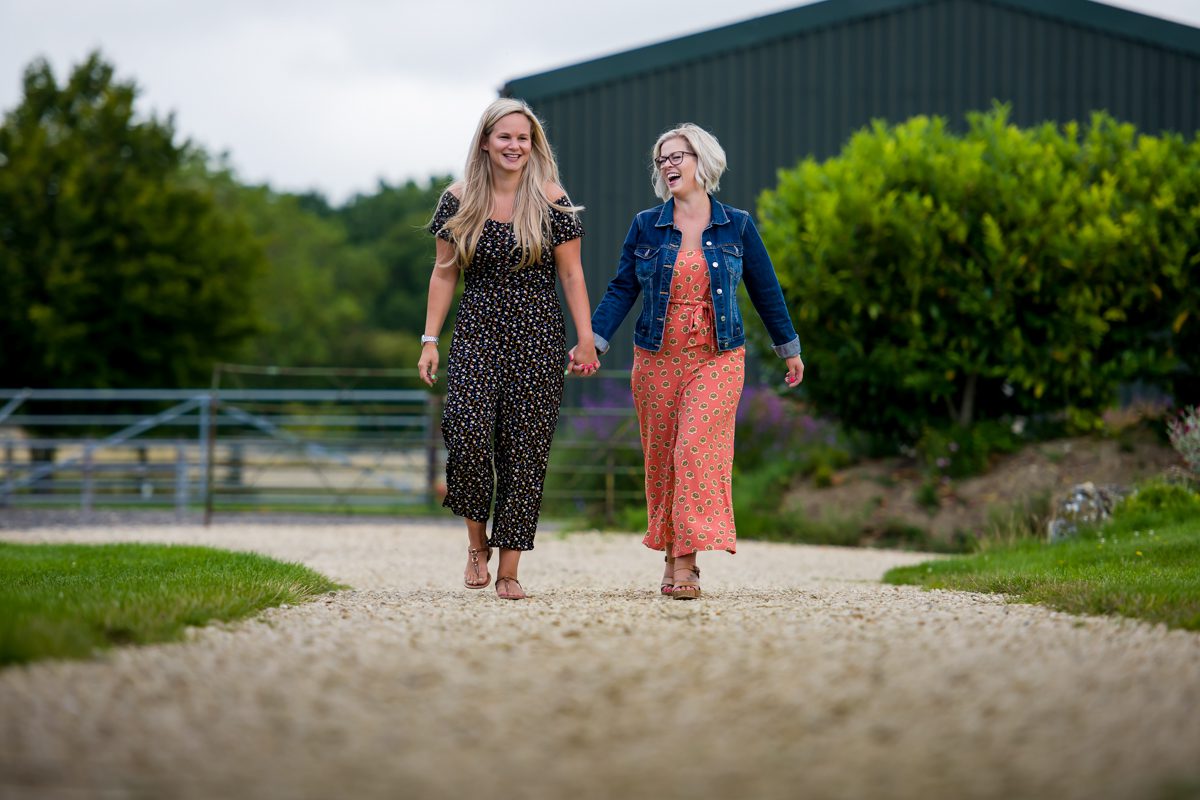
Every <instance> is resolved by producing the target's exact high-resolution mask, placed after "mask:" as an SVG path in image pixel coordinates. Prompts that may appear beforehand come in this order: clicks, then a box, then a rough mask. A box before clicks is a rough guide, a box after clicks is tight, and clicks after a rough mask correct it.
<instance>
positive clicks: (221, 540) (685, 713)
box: [0, 520, 1200, 800]
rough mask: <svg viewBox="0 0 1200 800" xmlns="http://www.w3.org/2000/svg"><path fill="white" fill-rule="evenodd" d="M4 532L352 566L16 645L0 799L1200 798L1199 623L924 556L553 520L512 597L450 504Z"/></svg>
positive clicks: (1, 736) (2, 683) (12, 537)
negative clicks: (930, 586)
mask: <svg viewBox="0 0 1200 800" xmlns="http://www.w3.org/2000/svg"><path fill="white" fill-rule="evenodd" d="M0 539H4V540H9V541H23V542H36V541H81V542H101V541H130V540H137V541H157V542H180V543H184V542H186V543H202V544H209V545H214V546H217V547H226V548H231V549H243V550H254V551H257V552H261V553H265V554H268V555H271V556H275V557H277V558H281V559H284V560H289V561H299V562H303V563H305V564H307V565H309V566H311V567H313V568H315V569H317V570H319V571H321V572H323V573H325V574H326V575H328V576H330V577H331V578H333V579H335V580H337V581H340V582H342V583H346V584H349V585H351V586H353V587H354V589H352V590H348V591H342V592H337V593H333V594H331V595H328V596H323V597H321V598H318V599H317V600H316V601H315V602H312V603H309V604H307V605H304V606H301V607H296V608H279V609H272V610H270V611H268V612H266V613H264V614H262V615H260V616H259V617H256V618H254V619H252V620H248V621H245V622H242V623H238V624H235V625H230V626H215V627H209V628H204V629H197V630H194V631H193V632H192V634H191V635H190V636H189V637H188V641H186V642H185V643H182V644H172V645H163V646H155V647H146V648H135V649H123V650H119V651H114V652H111V653H109V654H106V655H103V656H99V657H97V658H96V659H95V660H93V661H89V662H51V663H40V664H35V665H32V666H30V667H21V668H10V669H7V670H0V798H10V797H11V798H25V797H31V798H43V797H45V798H76V797H78V798H84V797H104V798H126V797H128V798H160V797H161V798H176V797H178V798H217V797H222V798H331V797H365V798H374V797H380V798H383V797H387V798H393V797H395V798H464V797H469V796H471V797H473V796H482V797H488V798H492V797H496V798H533V799H534V800H540V799H541V798H563V799H573V798H580V799H583V800H586V799H587V798H617V797H621V798H691V799H692V800H700V799H701V798H800V797H803V798H848V799H849V798H854V799H855V800H858V798H924V799H926V800H928V798H1080V799H1081V800H1082V799H1083V798H1087V800H1096V798H1152V799H1154V798H1162V800H1178V799H1179V798H1191V797H1200V636H1197V635H1196V634H1191V633H1183V632H1169V631H1167V630H1165V629H1163V628H1155V627H1151V626H1148V625H1145V624H1141V623H1134V622H1129V621H1122V620H1117V619H1097V618H1078V617H1071V616H1067V615H1064V614H1059V613H1056V612H1052V611H1048V610H1046V609H1042V608H1037V607H1031V606H1023V605H1009V604H1006V603H1005V602H1004V601H1003V599H1002V598H1000V597H994V596H981V595H972V594H965V593H952V592H924V591H921V590H919V589H912V588H907V587H905V588H897V587H890V586H883V585H881V584H879V583H877V582H876V581H877V579H878V578H879V577H880V576H881V575H882V574H883V573H884V571H886V570H887V569H888V568H889V567H892V566H895V565H898V564H907V563H912V562H915V561H919V560H922V556H919V555H915V554H911V553H893V552H884V551H864V550H849V549H838V548H825V547H797V546H786V545H774V544H764V543H756V542H749V541H747V542H741V543H739V547H740V548H741V552H740V553H738V555H736V556H727V555H725V554H719V555H709V556H708V557H707V558H704V557H702V558H701V565H702V567H703V568H704V581H703V583H704V589H705V592H706V597H705V599H703V600H700V601H696V602H691V603H688V602H681V601H673V600H669V599H666V598H660V597H659V596H658V594H657V586H658V580H659V574H660V570H661V566H662V561H661V558H660V557H656V556H655V554H653V553H651V552H650V551H648V550H645V549H644V548H643V547H642V546H641V545H640V543H639V540H638V539H637V538H636V537H633V536H623V535H602V534H575V535H571V536H566V537H564V536H561V535H559V534H556V533H554V532H551V531H543V532H542V533H541V534H539V539H538V546H537V549H536V550H534V551H533V552H532V553H529V554H527V555H526V557H525V560H524V563H523V565H522V570H521V578H522V582H523V583H524V585H525V587H526V590H527V591H529V592H530V594H531V598H530V599H529V600H528V601H526V602H520V603H514V602H504V601H500V600H498V599H496V597H495V594H494V592H493V591H492V590H491V589H490V588H489V589H488V590H486V591H469V590H467V589H465V588H463V587H462V583H461V575H462V569H463V565H464V563H465V533H463V532H462V530H461V528H460V527H459V526H458V525H453V526H451V525H442V524H437V523H429V522H417V523H410V522H402V523H397V522H391V523H382V522H371V523H357V522H354V523H344V522H343V523H334V522H321V523H318V524H308V523H306V524H300V523H296V522H286V521H285V522H283V523H279V524H260V523H255V522H250V521H244V520H241V521H239V520H235V521H226V522H222V523H221V524H218V525H215V526H214V527H212V528H211V529H207V530H206V529H204V528H202V527H199V526H194V525H188V526H169V525H163V526H136V527H135V526H127V525H122V524H115V525H113V524H110V525H105V526H102V527H99V526H98V527H87V526H80V525H64V526H55V527H40V528H29V529H25V530H22V529H19V528H13V527H9V528H8V529H7V530H0ZM491 567H492V571H493V574H494V572H495V567H496V560H495V556H493V560H492V563H491Z"/></svg>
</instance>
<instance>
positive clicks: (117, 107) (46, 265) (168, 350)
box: [0, 53, 263, 387]
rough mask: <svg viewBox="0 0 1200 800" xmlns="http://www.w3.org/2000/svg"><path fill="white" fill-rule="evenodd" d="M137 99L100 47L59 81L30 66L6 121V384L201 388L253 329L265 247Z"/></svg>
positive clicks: (1, 185)
mask: <svg viewBox="0 0 1200 800" xmlns="http://www.w3.org/2000/svg"><path fill="white" fill-rule="evenodd" d="M136 96H137V88H136V86H135V85H134V84H133V83H132V82H121V81H118V80H116V79H115V78H114V68H113V67H112V66H111V65H110V64H108V63H106V62H105V61H104V60H103V59H102V58H101V56H100V55H99V54H98V53H93V54H92V55H90V56H89V57H88V58H87V60H86V61H84V62H83V63H82V64H80V65H78V66H77V67H76V68H75V69H74V70H73V71H72V72H71V75H70V77H69V78H68V80H67V82H66V83H65V84H64V85H61V86H60V85H59V84H58V83H57V82H56V80H55V77H54V75H53V73H52V71H51V69H50V66H49V65H48V64H47V63H46V62H45V61H41V60H39V61H36V62H34V63H33V64H31V65H30V66H29V67H28V68H27V69H26V71H25V74H24V97H23V99H22V102H21V103H20V105H18V106H17V107H16V108H15V109H14V110H12V111H11V112H9V113H7V114H6V115H5V118H4V124H3V126H0V306H2V308H3V311H2V312H0V340H2V341H3V342H4V346H3V347H2V348H0V375H3V376H4V379H3V382H4V383H7V384H10V385H13V384H20V385H30V386H51V387H54V386H57V387H118V386H188V385H195V384H196V383H197V382H202V381H204V380H206V378H207V375H208V374H209V371H210V369H211V366H212V364H213V362H214V361H215V360H217V359H221V358H225V357H228V356H229V355H230V354H232V353H233V352H235V351H236V349H237V348H238V347H239V346H240V345H241V343H242V342H243V341H244V340H246V339H247V337H249V336H251V335H252V334H253V333H254V332H255V330H256V328H257V318H256V314H255V310H254V308H253V305H252V304H251V302H250V300H251V296H250V288H251V286H252V282H253V280H254V278H255V275H256V274H257V273H258V272H259V270H260V269H261V268H262V266H263V254H262V251H261V249H260V248H259V247H258V246H257V245H256V244H255V242H254V240H253V239H252V237H251V236H250V233H249V231H248V230H247V229H246V227H245V226H244V225H243V224H241V223H240V222H239V221H238V220H237V219H235V218H233V217H231V216H230V215H229V214H227V213H225V212H224V211H223V210H222V209H221V208H219V207H218V206H217V204H216V203H215V202H214V200H213V197H212V194H211V192H210V191H209V190H208V188H207V187H206V186H205V185H204V184H203V183H200V182H197V181H195V180H192V179H190V178H189V177H188V176H187V175H185V174H184V173H183V172H182V171H181V169H180V168H181V166H182V165H183V164H184V163H185V162H186V161H187V160H188V157H189V152H190V146H189V145H188V144H187V143H186V142H185V143H179V142H177V141H176V137H175V131H174V127H173V122H172V120H170V119H167V120H161V119H157V118H155V117H150V118H148V119H143V118H139V116H138V115H137V114H136V113H135V111H134V101H135V99H136Z"/></svg>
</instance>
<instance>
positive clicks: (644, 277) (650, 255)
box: [633, 246, 662, 336]
mask: <svg viewBox="0 0 1200 800" xmlns="http://www.w3.org/2000/svg"><path fill="white" fill-rule="evenodd" d="M661 249H662V248H660V247H645V246H642V247H638V248H636V249H635V250H634V251H633V258H634V264H633V266H634V270H635V271H636V273H637V279H638V283H639V284H641V286H642V313H641V316H639V317H638V321H637V325H636V326H635V328H636V330H637V331H638V333H640V334H641V335H642V336H649V335H650V327H651V326H650V321H651V319H652V318H653V317H654V274H655V272H657V271H658V251H659V250H661Z"/></svg>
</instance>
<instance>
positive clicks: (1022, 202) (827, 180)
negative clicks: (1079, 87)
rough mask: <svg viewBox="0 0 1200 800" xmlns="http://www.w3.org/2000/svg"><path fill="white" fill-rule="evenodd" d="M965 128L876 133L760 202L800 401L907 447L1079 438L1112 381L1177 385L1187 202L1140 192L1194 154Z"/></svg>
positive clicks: (1189, 239)
mask: <svg viewBox="0 0 1200 800" xmlns="http://www.w3.org/2000/svg"><path fill="white" fill-rule="evenodd" d="M968 122H969V125H968V130H967V132H966V133H965V134H964V135H961V136H958V135H955V134H953V133H951V132H950V131H949V130H948V129H947V126H946V123H945V121H944V120H942V119H939V118H933V119H929V118H925V117H917V118H914V119H911V120H909V121H907V122H905V123H903V124H900V125H896V126H888V125H886V124H884V123H882V122H877V123H875V124H873V125H872V126H871V127H870V128H869V129H867V130H864V131H861V132H859V133H858V134H856V135H855V136H854V137H853V138H852V139H851V140H850V142H849V143H848V144H847V146H846V147H845V149H844V150H843V152H842V154H841V155H840V156H838V157H836V158H832V159H829V160H827V161H825V162H824V163H821V164H818V163H817V162H815V161H813V160H811V159H809V160H807V161H804V162H802V163H801V164H800V165H799V166H798V167H796V168H795V169H793V170H787V171H783V172H781V173H780V179H779V185H778V186H777V187H776V189H775V190H773V191H768V192H764V193H763V195H762V197H761V198H760V202H759V211H760V216H761V217H762V228H763V237H764V239H765V241H766V242H767V245H768V247H769V248H770V249H771V252H772V254H773V256H774V257H775V260H776V266H777V269H778V271H779V273H780V278H781V282H782V283H783V284H784V288H785V290H786V292H787V295H788V297H789V299H790V301H791V302H792V303H793V305H794V306H795V316H796V318H797V321H798V326H799V328H800V330H801V332H802V338H803V339H804V341H805V343H806V349H807V352H808V353H809V354H810V360H811V362H812V363H811V365H810V374H809V378H810V380H808V381H806V382H805V386H806V391H807V395H808V397H809V398H810V399H811V400H812V402H813V403H814V405H815V406H816V407H817V409H818V410H819V411H821V412H823V413H826V414H831V415H833V416H837V417H839V418H841V419H842V420H843V421H844V422H845V423H846V424H847V425H849V426H851V427H853V428H857V429H860V430H866V431H871V432H874V433H878V434H882V435H886V436H894V437H899V438H901V439H906V440H908V441H913V440H915V439H916V438H917V437H919V436H920V434H921V432H922V431H923V430H924V429H925V428H926V427H928V426H935V427H938V426H941V427H945V426H948V425H959V426H969V425H971V424H972V423H973V422H974V421H976V420H978V419H998V418H1002V417H1004V416H1006V415H1012V414H1028V413H1034V412H1048V411H1058V410H1062V409H1066V410H1067V411H1068V415H1069V417H1070V418H1071V419H1072V420H1073V421H1075V422H1076V423H1078V424H1085V425H1086V424H1088V422H1089V420H1091V419H1094V418H1095V412H1097V411H1098V410H1100V409H1102V408H1104V407H1105V406H1106V405H1108V404H1109V403H1110V402H1111V401H1112V399H1113V395H1114V392H1115V389H1116V387H1117V386H1118V385H1119V384H1121V383H1122V382H1127V381H1134V380H1148V381H1152V382H1159V383H1161V382H1162V381H1163V380H1164V378H1165V376H1167V375H1168V374H1170V373H1172V372H1173V371H1174V370H1176V369H1178V366H1179V358H1178V355H1179V354H1178V352H1177V351H1176V350H1174V349H1173V348H1172V346H1171V342H1170V336H1171V335H1172V326H1173V325H1174V326H1175V335H1178V336H1182V335H1185V334H1191V329H1190V328H1188V327H1187V320H1186V319H1184V321H1183V322H1182V323H1180V322H1178V320H1179V318H1180V314H1182V313H1183V311H1184V310H1186V308H1187V306H1186V304H1185V301H1184V297H1185V295H1186V293H1187V292H1188V291H1192V292H1194V291H1195V279H1196V271H1195V269H1194V264H1193V266H1192V267H1191V268H1190V272H1189V269H1187V268H1185V267H1186V263H1185V262H1186V261H1187V260H1188V259H1189V258H1191V259H1193V262H1194V254H1195V249H1196V242H1195V234H1194V230H1195V219H1196V208H1197V206H1196V203H1195V199H1194V198H1195V195H1194V194H1192V195H1190V197H1191V198H1192V199H1190V200H1187V201H1186V203H1185V204H1184V205H1182V206H1179V205H1178V204H1177V202H1176V200H1175V199H1174V198H1172V197H1170V196H1169V189H1162V188H1160V187H1157V186H1154V185H1152V184H1153V182H1154V180H1155V175H1159V176H1163V177H1164V178H1165V172H1166V171H1167V170H1169V169H1179V170H1182V171H1184V172H1185V173H1187V174H1188V175H1190V176H1191V177H1189V178H1186V179H1185V178H1178V177H1176V178H1175V179H1174V180H1175V184H1173V185H1182V184H1187V186H1189V187H1190V186H1191V184H1190V183H1187V181H1194V180H1195V177H1194V176H1195V174H1196V171H1197V169H1200V162H1198V161H1197V160H1196V159H1195V158H1194V156H1190V155H1188V153H1191V152H1193V150H1189V149H1188V148H1186V147H1184V146H1183V145H1182V142H1181V141H1178V140H1174V139H1171V140H1155V139H1153V138H1152V137H1137V140H1136V144H1131V142H1133V139H1132V129H1130V128H1128V127H1127V126H1119V125H1117V124H1116V123H1114V122H1113V121H1112V120H1111V119H1109V118H1108V117H1107V116H1105V115H1097V116H1096V117H1095V118H1094V119H1093V121H1092V124H1091V126H1090V127H1089V128H1088V129H1087V130H1086V131H1081V129H1080V127H1079V126H1077V125H1073V124H1072V125H1067V126H1064V128H1063V129H1062V130H1061V131H1060V130H1059V129H1057V128H1055V127H1054V126H1053V125H1043V126H1041V127H1038V128H1034V129H1024V130H1023V129H1020V128H1018V127H1016V126H1014V125H1012V124H1010V123H1009V121H1008V109H1007V108H1006V107H1003V106H998V107H996V108H995V109H993V110H992V111H991V112H989V113H986V114H971V115H969V116H968ZM1131 147H1136V149H1137V150H1138V152H1139V153H1141V156H1139V158H1141V161H1139V160H1138V158H1134V157H1132V155H1131V154H1130V152H1129V150H1130V148H1131ZM1168 152H1170V153H1173V154H1174V155H1173V156H1172V157H1171V158H1168V157H1166V156H1165V155H1164V154H1165V153H1168ZM1189 158H1190V159H1191V160H1190V161H1189V160H1188V159H1189ZM1172 159H1174V160H1172ZM1164 165H1173V166H1164ZM1151 167H1153V169H1151ZM1170 185H1172V184H1168V186H1170ZM1181 191H1182V190H1181ZM1189 191H1190V189H1189ZM1188 203H1190V206H1189V205H1187V204H1188ZM1139 204H1140V206H1139ZM1139 207H1142V213H1140V214H1139V213H1135V211H1136V209H1137V208H1139ZM1146 207H1149V208H1156V209H1158V211H1157V212H1156V213H1157V214H1158V216H1157V217H1155V219H1156V221H1157V222H1156V227H1154V228H1153V230H1150V229H1147V228H1146V227H1145V226H1144V223H1145V222H1146V221H1147V220H1148V219H1149V216H1148V212H1146V210H1145V208H1146ZM1189 217H1190V218H1191V219H1192V223H1191V227H1190V228H1189V226H1188V224H1187V222H1186V220H1187V219H1188V218H1189ZM1189 275H1190V277H1189ZM1189 287H1191V288H1189ZM1172 309H1174V311H1173V312H1172Z"/></svg>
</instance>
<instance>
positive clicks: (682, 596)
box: [671, 566, 700, 600]
mask: <svg viewBox="0 0 1200 800" xmlns="http://www.w3.org/2000/svg"><path fill="white" fill-rule="evenodd" d="M680 570H687V571H688V572H694V573H695V574H696V579H695V580H692V581H675V587H674V588H673V589H672V590H671V597H673V598H675V599H676V600H696V599H698V598H699V597H700V568H699V567H695V566H692V567H680V568H679V569H677V570H675V574H679V571H680Z"/></svg>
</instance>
